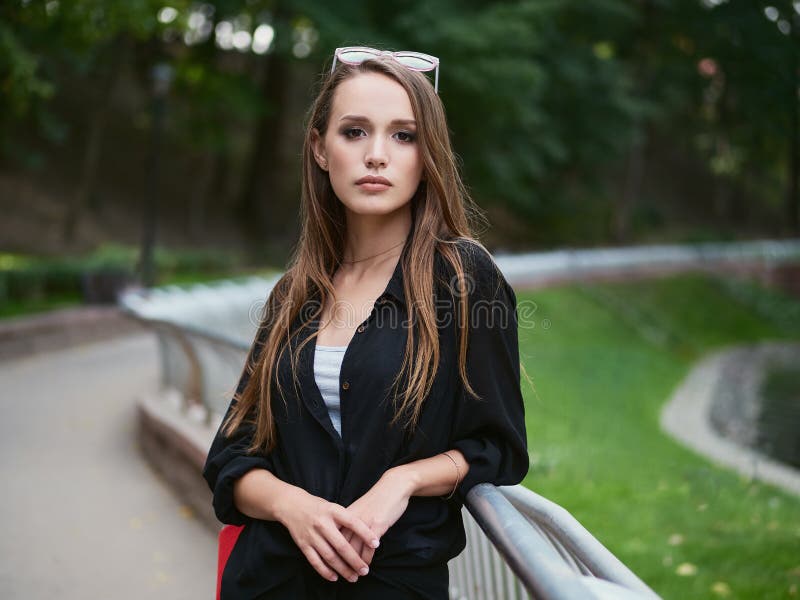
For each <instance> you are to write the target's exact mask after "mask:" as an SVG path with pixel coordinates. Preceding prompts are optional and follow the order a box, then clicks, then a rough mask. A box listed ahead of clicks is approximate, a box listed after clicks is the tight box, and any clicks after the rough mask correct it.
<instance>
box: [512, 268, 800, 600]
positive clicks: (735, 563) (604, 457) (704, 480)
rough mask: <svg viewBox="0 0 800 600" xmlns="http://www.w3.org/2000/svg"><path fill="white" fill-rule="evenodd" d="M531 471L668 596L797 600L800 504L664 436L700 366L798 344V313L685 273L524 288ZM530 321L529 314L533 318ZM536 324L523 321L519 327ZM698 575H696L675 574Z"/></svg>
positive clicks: (539, 486)
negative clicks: (665, 409)
mask: <svg viewBox="0 0 800 600" xmlns="http://www.w3.org/2000/svg"><path fill="white" fill-rule="evenodd" d="M518 300H519V304H520V309H521V310H522V311H527V312H525V313H523V312H520V351H521V354H522V359H523V362H524V364H525V368H526V370H527V373H528V375H529V376H530V377H531V379H532V380H533V383H534V386H535V390H531V389H530V387H529V386H528V385H527V384H526V382H525V381H524V379H523V390H524V392H525V396H526V410H527V413H526V415H527V426H528V439H529V449H530V453H531V471H530V473H529V475H528V477H527V478H526V479H525V481H524V484H525V485H526V486H527V487H529V488H531V489H532V490H534V491H536V492H537V493H539V494H541V495H543V496H545V497H547V498H550V499H551V500H553V501H555V502H557V503H559V504H560V505H562V506H563V507H564V508H566V509H567V510H568V511H570V512H571V513H572V514H573V515H574V516H575V517H576V518H577V519H578V520H579V521H580V522H581V523H582V524H583V525H584V526H585V527H586V528H587V529H588V530H589V531H590V532H592V534H593V535H595V536H596V537H597V538H598V539H599V540H600V541H601V542H602V543H603V544H604V545H605V546H606V547H608V548H609V549H610V550H611V551H612V552H613V553H614V554H615V555H617V556H618V557H619V558H620V559H621V560H622V561H623V562H624V563H625V564H627V565H628V566H629V567H630V568H631V569H632V570H633V571H634V572H635V573H637V575H639V576H640V577H641V578H642V579H643V580H644V581H646V582H647V583H648V584H649V585H650V586H651V587H652V588H653V589H654V590H655V591H656V592H657V593H659V594H661V595H662V596H663V597H664V598H717V597H727V598H754V599H755V598H758V599H759V600H761V599H768V598H789V597H793V596H792V592H791V590H792V589H794V590H795V593H796V594H800V498H797V497H794V496H791V495H789V494H786V493H783V492H781V491H780V490H778V489H776V488H773V487H771V486H769V485H764V484H761V483H759V482H755V481H746V480H744V479H743V478H741V477H740V476H739V475H737V474H735V473H733V472H732V471H729V470H727V469H723V468H719V467H716V466H714V465H713V464H711V463H710V462H709V461H707V460H705V459H704V458H702V457H700V456H698V455H696V454H694V453H692V452H691V451H689V450H686V449H684V448H683V447H682V446H680V445H678V444H677V443H676V442H674V441H673V440H671V439H670V438H668V437H667V436H666V435H665V434H664V433H662V432H661V430H660V429H659V426H658V415H659V411H660V409H661V407H662V405H663V404H664V403H665V402H666V401H667V399H668V398H669V396H670V395H671V393H672V391H673V389H674V388H675V386H676V385H677V384H678V383H679V382H680V381H681V380H682V378H683V377H684V376H685V375H686V374H687V372H688V371H689V369H690V368H691V367H692V365H693V364H694V362H695V361H696V360H698V359H699V358H700V357H702V356H703V355H704V354H706V353H708V352H710V351H712V350H714V349H717V348H720V347H722V346H726V345H733V344H742V343H747V342H751V341H756V340H763V339H778V338H783V339H786V338H789V339H792V338H793V339H800V319H789V318H787V315H789V316H792V315H796V314H798V312H797V311H798V309H800V303H798V302H796V301H794V300H791V299H789V298H788V297H785V296H782V295H781V294H779V293H776V292H772V291H768V290H765V289H762V288H759V287H757V286H755V285H751V284H745V283H738V282H732V281H724V280H717V279H715V278H710V277H704V276H700V275H684V276H676V277H670V278H662V279H652V280H645V281H637V282H630V283H604V284H593V285H578V286H564V287H559V288H551V289H545V290H536V291H523V290H518ZM530 313H532V314H530ZM523 315H526V316H523ZM684 564H688V565H691V566H693V567H695V569H696V571H695V573H694V574H693V575H680V574H679V571H685V570H689V571H691V570H692V569H691V567H686V566H684V567H683V569H679V566H680V565H684Z"/></svg>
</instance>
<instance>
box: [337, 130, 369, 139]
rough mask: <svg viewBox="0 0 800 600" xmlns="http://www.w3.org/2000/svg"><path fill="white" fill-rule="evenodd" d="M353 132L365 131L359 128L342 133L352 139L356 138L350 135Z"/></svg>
mask: <svg viewBox="0 0 800 600" xmlns="http://www.w3.org/2000/svg"><path fill="white" fill-rule="evenodd" d="M353 131H364V130H363V129H359V128H358V127H350V128H348V129H345V130H344V131H343V132H342V133H343V134H344V137H346V138H349V139H352V138H353V137H354V136H351V135H350V134H351V133H352V132H353Z"/></svg>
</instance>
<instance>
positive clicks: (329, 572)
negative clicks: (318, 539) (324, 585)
mask: <svg viewBox="0 0 800 600" xmlns="http://www.w3.org/2000/svg"><path fill="white" fill-rule="evenodd" d="M301 550H302V552H303V554H304V555H305V557H306V560H308V563H309V564H310V565H311V566H312V567H314V570H315V571H316V572H317V573H319V574H320V575H322V577H324V578H325V579H327V580H328V581H336V580H337V579H338V576H337V574H336V572H335V571H334V570H333V569H331V568H330V567H329V566H328V565H326V564H325V561H324V560H322V557H321V556H320V555H319V553H318V552H317V551H316V550H315V549H314V547H313V546H306V547H305V548H301Z"/></svg>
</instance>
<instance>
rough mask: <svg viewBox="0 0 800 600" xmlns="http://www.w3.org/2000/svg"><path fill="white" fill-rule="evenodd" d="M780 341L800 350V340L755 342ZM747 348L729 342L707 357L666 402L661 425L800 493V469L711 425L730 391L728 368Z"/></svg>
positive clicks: (714, 456)
mask: <svg viewBox="0 0 800 600" xmlns="http://www.w3.org/2000/svg"><path fill="white" fill-rule="evenodd" d="M777 346H780V347H784V346H790V347H791V348H797V351H798V352H799V353H800V345H798V344H796V343H795V344H792V343H790V342H765V343H763V344H758V345H755V346H754V347H755V348H758V349H765V348H774V347H777ZM747 348H750V347H747ZM742 349H743V347H742V346H735V347H729V348H725V349H723V350H720V351H717V352H714V353H713V354H711V355H708V356H706V357H704V358H703V359H701V360H700V361H699V362H698V363H697V364H696V365H695V366H694V367H693V368H692V370H691V372H690V373H689V374H688V375H687V376H686V377H685V378H684V380H683V381H682V382H681V383H680V384H679V385H678V387H677V388H676V390H675V391H674V393H673V394H672V396H671V398H670V399H669V401H668V402H667V403H666V404H665V405H664V406H663V408H662V410H661V416H660V425H661V429H662V430H663V431H665V432H666V433H667V434H668V435H670V436H671V437H673V438H674V439H676V440H677V441H679V442H680V443H681V444H683V445H684V446H686V447H688V448H691V449H692V450H694V451H695V452H697V453H699V454H701V455H703V456H705V457H706V458H708V459H710V460H712V461H713V462H715V463H717V464H719V465H721V466H724V467H729V468H732V469H734V470H735V471H737V472H738V473H740V474H741V475H743V476H745V477H747V478H749V479H757V480H759V481H763V482H765V483H770V484H772V485H775V486H777V487H780V488H781V489H783V490H785V491H787V492H789V493H791V494H795V495H797V496H800V469H795V468H794V467H791V466H789V465H786V464H784V463H781V462H779V461H776V460H774V459H772V458H770V457H769V456H767V455H765V454H763V453H761V452H758V451H756V450H753V449H751V448H748V447H746V446H742V445H740V444H737V443H735V442H734V441H732V440H730V439H727V438H725V437H723V436H722V435H720V434H719V433H718V432H717V431H716V429H714V427H713V426H712V424H711V419H710V413H711V408H712V404H713V401H714V398H715V397H716V395H717V394H719V393H724V386H725V385H726V382H727V379H726V378H725V377H723V374H724V373H725V370H726V367H727V368H730V363H731V361H737V360H739V359H740V358H741V356H742ZM799 355H800V354H799ZM721 388H722V391H721Z"/></svg>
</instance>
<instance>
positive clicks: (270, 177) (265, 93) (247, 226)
mask: <svg viewBox="0 0 800 600" xmlns="http://www.w3.org/2000/svg"><path fill="white" fill-rule="evenodd" d="M275 28H276V33H275V35H276V47H274V48H273V49H272V51H271V52H270V53H269V54H268V55H267V58H266V60H265V61H264V63H263V64H264V66H263V71H262V81H261V92H262V97H263V100H264V104H265V106H266V110H265V111H264V113H263V115H262V116H261V118H260V119H259V122H258V125H257V127H256V134H255V139H254V141H253V146H252V150H251V153H250V159H249V160H248V166H247V168H246V170H245V176H244V177H245V178H244V181H243V184H242V187H241V192H240V197H239V202H238V206H237V210H236V213H237V217H238V219H239V221H240V223H241V224H242V226H243V228H244V230H245V232H246V233H247V234H249V236H250V237H251V238H252V239H254V240H258V241H259V243H261V242H263V241H264V238H265V236H270V235H275V234H276V233H278V232H280V231H281V225H282V224H281V223H280V222H276V221H277V219H275V217H276V216H277V215H278V214H280V212H281V211H279V210H278V207H279V204H280V203H281V202H282V201H285V199H284V198H282V197H281V196H280V194H279V193H276V191H277V190H279V189H280V188H279V186H278V179H279V178H280V177H281V176H283V175H284V174H283V173H282V172H281V169H279V168H276V167H277V164H278V158H279V156H278V151H279V144H280V139H281V138H280V126H281V123H282V122H283V119H284V117H285V115H286V114H287V109H288V107H287V106H286V101H285V98H286V87H287V85H288V80H289V64H288V59H287V58H286V54H285V53H284V52H282V51H281V50H282V49H279V48H278V47H277V43H278V38H280V37H284V38H286V39H287V40H288V37H289V36H290V33H291V31H290V25H289V22H288V18H286V15H285V14H281V13H279V14H276V18H275ZM285 43H288V41H287V42H285ZM286 50H287V52H288V48H287V49H286ZM267 241H268V240H267Z"/></svg>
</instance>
